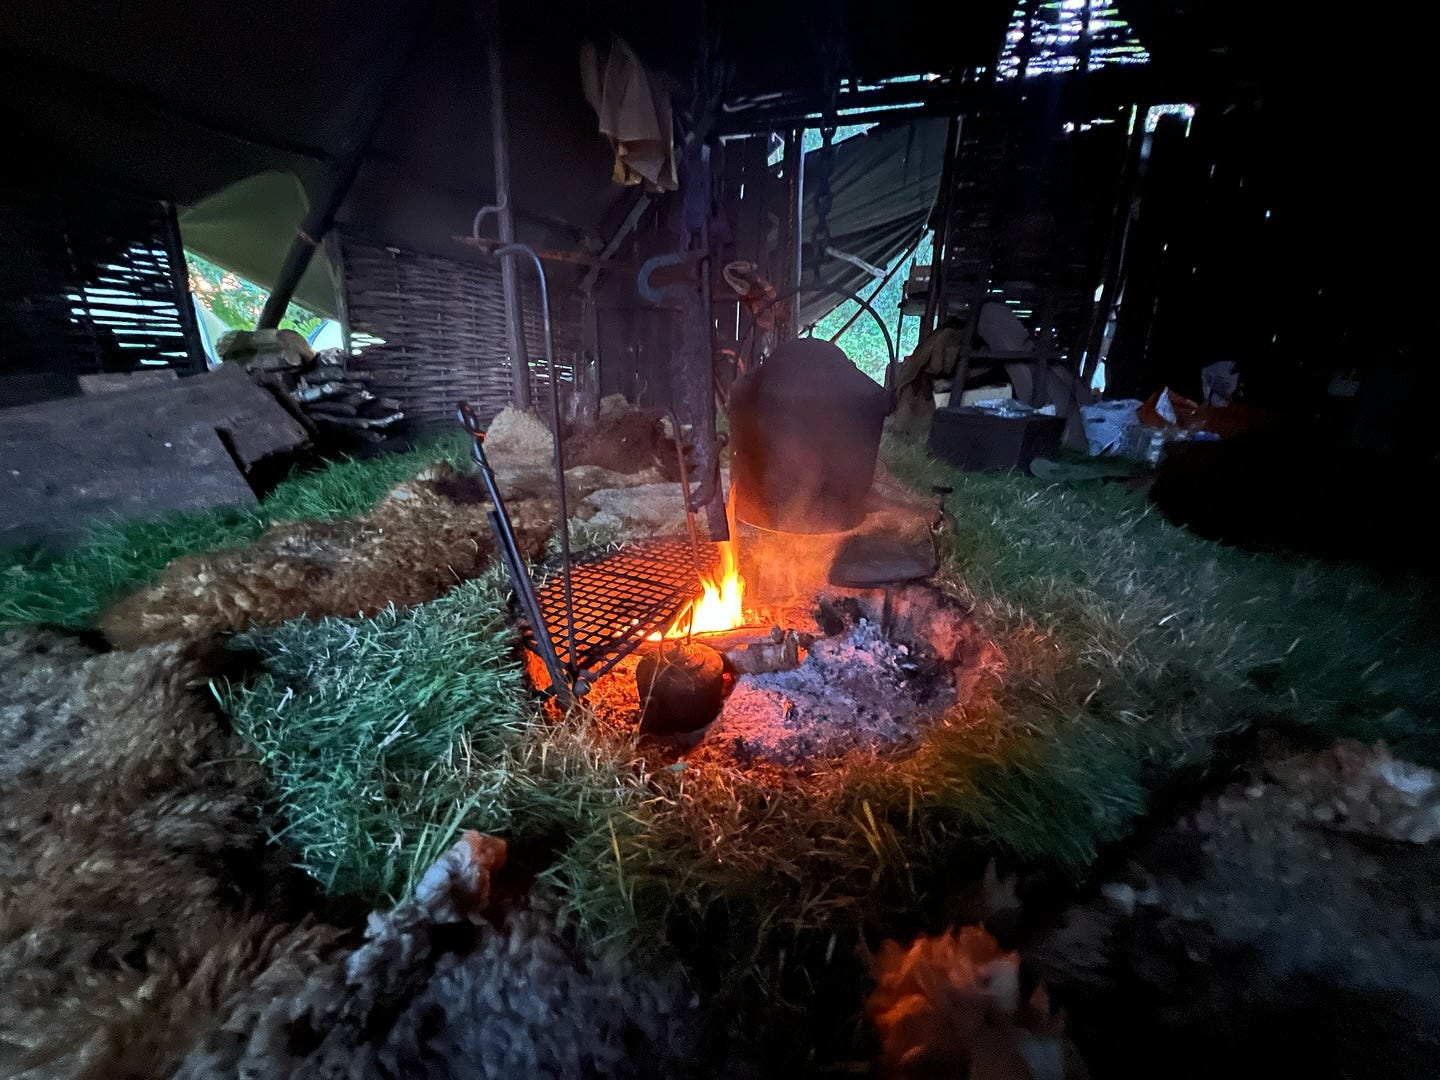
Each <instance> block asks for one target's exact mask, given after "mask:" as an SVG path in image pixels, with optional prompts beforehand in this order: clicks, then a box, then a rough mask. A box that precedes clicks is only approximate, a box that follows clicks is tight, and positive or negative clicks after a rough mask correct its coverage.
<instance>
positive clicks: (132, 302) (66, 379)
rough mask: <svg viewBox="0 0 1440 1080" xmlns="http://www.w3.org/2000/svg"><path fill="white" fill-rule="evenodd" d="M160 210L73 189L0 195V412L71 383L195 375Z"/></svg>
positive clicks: (166, 214) (172, 236) (193, 347)
mask: <svg viewBox="0 0 1440 1080" xmlns="http://www.w3.org/2000/svg"><path fill="white" fill-rule="evenodd" d="M203 363H204V353H203V351H202V349H201V345H200V339H199V334H198V330H197V327H196V322H195V311H194V308H193V306H192V305H191V300H190V294H189V288H188V285H187V283H186V276H185V263H184V256H183V254H182V252H181V249H180V241H179V229H178V227H177V225H176V222H175V209H174V206H173V205H171V204H170V203H167V202H164V201H162V200H159V199H148V198H143V197H139V196H135V195H130V194H126V193H122V192H118V191H114V190H110V189H102V188H89V187H83V186H78V185H73V184H69V183H67V184H56V183H46V184H35V183H29V184H25V185H20V184H13V183H12V184H0V404H17V403H19V402H21V401H23V400H34V399H37V398H43V397H56V396H63V395H64V394H66V393H73V392H75V389H76V376H78V375H83V374H88V373H92V372H102V371H135V370H140V369H143V368H147V367H172V368H179V369H182V370H189V369H192V368H193V367H195V366H196V365H203Z"/></svg>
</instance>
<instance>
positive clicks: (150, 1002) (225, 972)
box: [0, 630, 694, 1080]
mask: <svg viewBox="0 0 1440 1080" xmlns="http://www.w3.org/2000/svg"><path fill="white" fill-rule="evenodd" d="M224 655H225V654H224V653H223V652H222V651H220V650H214V649H210V648H202V647H199V646H195V645H180V644H165V645H157V646H151V647H147V648H144V649H140V650H137V651H134V652H110V653H103V654H96V653H95V652H94V651H93V650H92V649H90V648H89V647H87V646H86V645H84V644H83V643H81V642H80V641H78V640H76V639H74V638H68V637H62V636H58V635H55V634H51V633H47V632H45V631H39V630H30V631H7V632H4V633H3V634H0V1076H4V1077H12V1076H13V1077H25V1078H28V1080H39V1078H42V1077H43V1078H47V1080H49V1078H60V1077H64V1078H72V1077H76V1078H87V1080H88V1078H95V1080H101V1078H103V1080H126V1078H132V1077H133V1078H137V1080H138V1078H150V1077H161V1076H173V1075H177V1073H178V1075H181V1076H185V1077H197V1078H198V1077H215V1078H219V1077H227V1078H229V1077H236V1076H240V1077H253V1078H257V1080H258V1078H262V1077H263V1078H270V1077H289V1076H294V1077H316V1076H320V1077H355V1078H370V1077H374V1078H377V1080H379V1078H382V1077H383V1078H387V1080H388V1078H395V1077H422V1076H423V1077H439V1078H445V1077H455V1078H459V1077H467V1078H468V1077H490V1076H495V1077H501V1076H503V1077H529V1076H535V1077H542V1076H543V1077H572V1076H573V1077H590V1076H649V1075H656V1076H658V1075H667V1076H674V1075H680V1074H682V1073H683V1072H684V1071H685V1069H684V1066H685V1064H686V1063H687V1062H688V1061H690V1060H691V1057H690V1051H691V1041H690V1039H689V1037H688V1036H689V1032H690V1031H692V1030H693V1028H694V1018H693V1011H694V1002H693V999H692V997H691V995H690V993H689V991H688V990H687V989H686V987H685V984H684V981H683V979H682V978H681V976H680V974H679V973H678V972H677V971H674V970H672V971H669V972H662V973H660V974H658V975H656V974H652V973H649V972H645V971H641V970H640V969H638V968H636V967H635V966H633V965H632V964H631V963H630V962H629V961H628V960H627V959H625V958H624V957H622V956H619V955H599V956H597V955H593V954H591V953H589V952H587V951H586V950H584V949H582V948H580V947H579V946H577V945H576V944H575V942H574V939H573V936H572V935H570V934H569V933H567V931H566V928H565V926H564V923H563V920H562V919H561V918H560V916H559V914H558V908H557V905H556V904H555V902H554V900H553V898H552V897H551V896H550V895H549V894H548V893H546V892H544V891H543V890H541V891H535V892H532V893H531V894H530V895H529V896H528V897H526V898H525V899H523V900H521V901H519V902H518V903H517V904H515V905H514V906H512V907H511V908H510V909H509V910H508V913H496V912H495V911H493V910H491V909H490V908H489V907H488V905H489V898H490V874H491V872H492V871H494V870H497V869H498V868H499V867H500V866H501V865H503V862H504V850H505V849H504V844H503V843H502V842H500V841H498V840H495V839H493V838H488V837H481V836H479V835H478V834H474V833H469V834H466V837H465V838H464V839H463V840H462V841H461V842H460V843H458V844H456V845H455V847H454V848H452V850H451V851H450V852H449V853H447V854H446V855H445V856H444V857H443V858H442V859H441V860H439V862H437V864H436V865H435V866H434V867H432V869H431V871H430V872H429V873H428V874H427V875H426V876H425V878H424V879H423V880H422V882H421V884H420V886H419V887H418V888H417V890H416V894H415V896H414V897H412V898H411V899H409V900H408V901H406V902H405V903H403V904H401V905H400V906H398V907H397V908H396V909H395V910H393V911H390V912H387V913H383V914H380V913H377V914H372V915H371V916H370V920H369V925H368V930H367V931H366V933H365V938H364V940H363V942H362V941H361V940H360V937H359V935H358V934H356V933H353V932H347V931H344V930H341V929H338V928H335V927H331V926H326V925H323V924H321V923H318V922H316V921H315V920H313V919H311V918H308V917H307V918H301V919H298V920H295V919H294V918H293V913H294V912H295V911H297V910H299V909H300V908H301V907H302V906H303V905H305V904H307V903H310V902H313V900H314V897H313V896H312V895H311V894H309V893H308V892H307V891H306V890H305V889H303V888H301V887H299V886H297V885H296V884H295V882H294V881H293V879H292V878H291V877H290V875H291V873H292V872H291V871H289V870H288V867H287V865H286V863H287V859H286V858H285V856H284V853H283V852H282V851H280V850H278V849H276V848H273V847H269V846H267V845H266V844H265V836H266V829H265V824H264V822H263V821H262V820H261V819H260V815H259V812H258V810H257V808H258V807H259V806H261V805H262V802H263V799H264V794H265V793H264V791H263V778H262V775H261V771H260V769H259V768H258V766H257V765H256V763H255V762H254V761H253V759H252V758H251V757H250V756H249V754H248V753H247V751H246V748H245V746H244V745H243V744H242V743H241V742H240V740H239V739H238V738H237V737H236V736H234V735H233V734H232V733H231V732H230V731H229V729H228V728H227V727H226V725H225V723H224V720H223V718H222V717H221V716H220V715H219V713H218V712H217V711H216V709H215V708H214V705H213V702H212V700H211V698H210V695H209V693H208V689H207V683H208V680H209V679H210V678H211V677H212V676H214V675H215V674H217V670H216V666H215V665H216V664H217V663H219V662H220V660H221V659H222V658H223V657H224ZM510 891H511V893H512V894H513V891H514V890H513V888H512V889H511V890H510Z"/></svg>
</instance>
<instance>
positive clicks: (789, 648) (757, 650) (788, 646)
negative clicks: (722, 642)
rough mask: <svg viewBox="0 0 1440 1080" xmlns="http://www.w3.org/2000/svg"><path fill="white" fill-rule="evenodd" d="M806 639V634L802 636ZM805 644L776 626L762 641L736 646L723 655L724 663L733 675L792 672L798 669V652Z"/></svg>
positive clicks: (793, 634) (788, 631)
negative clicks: (728, 666)
mask: <svg viewBox="0 0 1440 1080" xmlns="http://www.w3.org/2000/svg"><path fill="white" fill-rule="evenodd" d="M806 636H807V637H808V635H806ZM808 645H809V641H802V637H801V635H800V634H798V633H797V632H795V631H794V630H781V629H780V627H778V626H776V627H773V628H772V629H771V630H770V637H769V638H768V639H766V640H765V641H756V642H751V643H749V644H746V645H737V646H736V647H734V648H732V649H726V650H725V652H724V654H723V655H724V657H725V662H726V663H727V664H729V665H730V668H731V670H733V671H734V672H735V673H736V674H737V675H763V674H765V673H766V672H774V671H793V670H794V669H795V668H797V667H799V666H800V660H801V649H802V648H805V647H808Z"/></svg>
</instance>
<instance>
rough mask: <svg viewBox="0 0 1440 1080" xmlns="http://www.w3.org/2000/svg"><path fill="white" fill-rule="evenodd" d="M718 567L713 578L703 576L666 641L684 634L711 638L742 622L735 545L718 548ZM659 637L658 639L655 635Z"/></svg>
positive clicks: (742, 597) (741, 589) (740, 581)
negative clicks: (714, 634)
mask: <svg viewBox="0 0 1440 1080" xmlns="http://www.w3.org/2000/svg"><path fill="white" fill-rule="evenodd" d="M719 546H720V563H719V566H717V567H716V570H715V573H714V575H713V576H711V575H708V574H702V575H701V577H700V585H701V587H702V589H703V591H702V592H701V594H700V595H699V596H698V597H697V598H696V599H695V601H694V602H693V603H691V604H690V605H688V606H687V607H686V609H685V610H684V611H682V612H681V613H680V617H679V618H677V619H676V620H675V622H674V623H672V624H671V626H670V629H668V630H666V631H665V636H666V637H667V638H677V637H684V636H685V635H687V634H713V633H716V632H718V631H721V630H733V629H735V627H737V626H742V625H743V624H744V622H745V579H744V578H742V577H741V576H740V573H739V570H738V568H737V564H736V559H735V541H734V540H726V541H725V542H724V543H722V544H720V545H719ZM654 636H655V637H657V638H658V637H659V635H658V634H657V635H654Z"/></svg>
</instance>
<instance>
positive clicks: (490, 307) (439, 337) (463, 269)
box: [342, 237, 578, 423]
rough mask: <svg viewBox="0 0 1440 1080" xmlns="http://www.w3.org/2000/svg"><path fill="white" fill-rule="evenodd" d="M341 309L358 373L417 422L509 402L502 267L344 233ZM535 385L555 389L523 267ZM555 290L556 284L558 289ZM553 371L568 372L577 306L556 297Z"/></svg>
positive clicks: (492, 410)
mask: <svg viewBox="0 0 1440 1080" xmlns="http://www.w3.org/2000/svg"><path fill="white" fill-rule="evenodd" d="M342 250H343V260H344V266H345V313H346V317H347V319H348V320H349V324H350V335H351V342H352V345H353V347H354V348H355V350H356V357H355V360H354V366H355V368H356V370H358V371H362V372H364V373H365V374H367V375H369V376H370V378H371V380H372V383H373V385H374V388H375V390H376V392H378V393H380V394H382V395H384V396H385V397H393V398H395V399H397V400H398V401H399V402H400V404H401V407H402V408H403V409H404V410H405V413H406V415H407V416H408V417H409V418H410V419H411V420H412V421H418V422H422V423H451V422H453V421H454V418H455V406H456V404H457V403H458V402H460V401H469V402H470V403H471V404H472V405H474V406H475V409H476V411H477V412H478V413H479V414H480V417H481V419H482V420H485V421H488V420H489V419H490V418H491V417H493V416H494V415H495V414H496V413H497V412H499V411H500V410H501V409H503V408H504V407H505V406H506V405H507V404H509V402H510V398H511V380H510V355H509V349H508V348H507V342H506V333H505V303H504V293H503V291H502V288H501V283H500V265H499V263H498V262H495V263H493V264H487V263H473V262H461V261H460V260H458V259H446V258H441V257H439V256H435V255H424V254H420V253H418V252H413V251H405V250H403V249H400V248H393V247H379V246H376V245H373V244H368V243H364V242H362V241H359V240H356V239H354V238H352V237H345V238H344V239H343V247H342ZM521 274H522V282H523V293H522V303H523V305H524V309H525V336H526V340H527V343H528V345H529V350H530V358H531V384H532V392H533V393H535V395H536V400H537V401H544V400H546V395H548V393H549V386H548V379H547V378H546V374H545V372H544V370H543V368H544V363H543V361H544V356H545V345H544V334H543V332H542V320H541V316H540V296H539V289H538V287H537V286H536V285H535V282H534V278H533V274H532V273H531V272H530V270H529V268H528V267H525V266H522V268H521ZM552 288H553V286H552ZM550 299H551V305H552V322H553V323H554V329H555V334H554V336H555V360H556V369H557V375H558V377H559V379H560V381H561V383H562V386H563V384H565V383H567V382H569V381H570V379H571V378H572V369H573V359H574V355H575V345H576V341H577V338H578V334H577V325H578V324H577V321H576V318H575V310H574V308H575V306H574V305H573V304H572V303H570V302H568V298H567V297H565V296H563V295H559V296H557V295H555V294H554V293H552V295H551V298H550Z"/></svg>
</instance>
